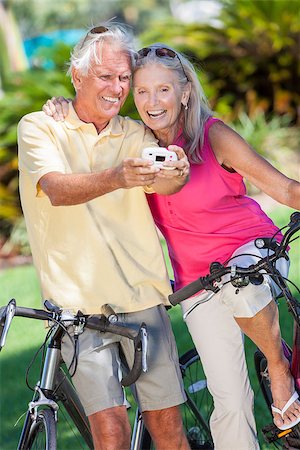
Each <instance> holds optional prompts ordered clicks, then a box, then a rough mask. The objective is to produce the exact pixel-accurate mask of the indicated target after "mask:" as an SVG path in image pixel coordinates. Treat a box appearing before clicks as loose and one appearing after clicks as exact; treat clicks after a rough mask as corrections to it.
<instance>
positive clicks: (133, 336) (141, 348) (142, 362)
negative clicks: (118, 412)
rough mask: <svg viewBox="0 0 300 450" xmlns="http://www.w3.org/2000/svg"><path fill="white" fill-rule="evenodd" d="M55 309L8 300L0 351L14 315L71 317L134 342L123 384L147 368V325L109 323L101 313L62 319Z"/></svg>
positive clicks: (0, 321) (2, 312)
mask: <svg viewBox="0 0 300 450" xmlns="http://www.w3.org/2000/svg"><path fill="white" fill-rule="evenodd" d="M57 311H58V310H57V308H56V309H55V311H54V312H53V311H52V312H48V311H45V310H42V309H35V308H27V307H20V306H17V305H16V301H15V299H12V300H10V301H9V303H8V305H7V306H3V307H1V308H0V351H1V350H2V348H3V347H4V345H5V341H6V336H7V333H8V330H9V327H10V325H11V322H12V319H13V317H14V316H19V317H26V318H30V319H37V320H47V321H50V322H53V321H54V322H56V323H63V322H64V321H67V322H69V321H70V319H71V318H72V317H73V323H74V324H76V322H78V321H83V323H84V326H85V327H87V328H90V329H93V330H98V331H101V332H109V333H113V334H117V335H120V336H124V337H127V338H128V339H130V340H132V341H133V342H134V362H133V366H132V368H131V370H130V371H129V373H128V374H127V375H126V376H125V377H124V378H123V379H122V380H121V383H122V384H123V386H129V385H130V384H132V383H134V382H135V381H136V380H137V379H138V377H139V376H140V374H141V372H142V371H144V372H146V371H147V370H148V369H147V362H146V351H147V327H146V324H145V323H142V324H141V326H140V328H139V330H138V331H136V330H134V329H132V328H129V327H125V326H122V325H116V324H114V323H110V321H109V320H108V319H107V318H106V317H105V316H103V315H101V316H100V317H96V316H83V315H82V316H81V315H75V316H70V317H68V318H67V319H62V314H61V311H60V310H59V312H57Z"/></svg>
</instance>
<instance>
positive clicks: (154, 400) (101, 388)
mask: <svg viewBox="0 0 300 450" xmlns="http://www.w3.org/2000/svg"><path fill="white" fill-rule="evenodd" d="M118 316H119V321H120V322H122V323H124V324H125V325H127V326H130V327H131V328H135V329H138V328H139V326H140V324H141V323H142V322H145V323H146V325H147V330H148V354H147V361H148V372H146V373H144V372H142V374H141V375H140V377H139V378H138V380H137V381H136V383H135V385H134V386H133V387H132V391H133V395H134V396H135V399H136V401H137V404H138V405H139V408H140V410H141V411H151V410H160V409H165V408H170V407H172V406H176V405H179V404H181V403H184V402H185V399H186V398H185V394H184V389H183V384H182V378H181V373H180V368H179V363H178V354H177V348H176V343H175V339H174V335H173V331H172V328H171V323H170V319H169V316H168V314H167V312H166V309H165V307H164V306H163V305H158V306H155V307H152V308H149V309H146V310H144V311H139V312H134V313H126V314H119V315H118ZM72 328H73V327H69V329H68V331H69V332H70V333H71V335H72ZM78 341H79V346H78V347H79V350H78V354H79V356H78V365H77V369H76V372H75V374H74V376H73V377H72V381H73V384H74V386H75V389H76V391H77V394H78V396H79V398H80V401H81V403H82V405H83V407H84V410H85V413H86V415H87V416H89V415H91V414H94V413H96V412H98V411H102V410H104V409H107V408H112V407H114V406H121V405H126V399H125V395H124V389H123V388H122V386H121V383H120V380H121V376H122V374H121V370H122V361H121V358H120V354H119V350H120V346H121V348H122V353H123V354H124V356H125V358H126V361H127V363H128V365H129V366H130V365H131V363H132V357H133V342H132V341H131V340H129V339H128V338H124V337H122V336H117V335H114V334H112V333H102V332H99V331H95V330H90V329H85V330H84V332H83V333H82V334H81V335H79V340H78ZM73 353H74V346H73V343H72V342H71V340H70V338H69V337H68V336H66V335H65V336H64V338H63V342H62V356H63V359H64V361H65V363H66V365H67V366H69V365H70V363H71V361H72V357H73ZM70 371H71V372H72V370H70Z"/></svg>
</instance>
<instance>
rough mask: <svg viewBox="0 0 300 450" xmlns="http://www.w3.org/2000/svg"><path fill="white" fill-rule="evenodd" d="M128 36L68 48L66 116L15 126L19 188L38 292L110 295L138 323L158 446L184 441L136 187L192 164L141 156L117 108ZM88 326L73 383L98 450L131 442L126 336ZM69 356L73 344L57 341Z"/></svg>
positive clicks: (152, 252)
mask: <svg viewBox="0 0 300 450" xmlns="http://www.w3.org/2000/svg"><path fill="white" fill-rule="evenodd" d="M133 64H134V51H133V48H132V42H131V37H130V36H129V34H128V33H127V31H126V30H125V29H124V28H123V27H122V26H120V25H118V24H114V23H110V24H109V25H107V26H106V25H105V26H99V27H96V28H94V29H92V30H90V31H89V32H88V33H87V34H86V36H85V37H84V38H83V39H82V40H81V41H80V42H79V43H78V44H77V45H76V46H75V48H74V49H73V52H72V55H71V61H70V68H69V73H70V75H71V77H72V82H73V85H74V88H75V91H76V96H75V99H74V101H73V105H72V106H71V107H70V112H69V115H68V116H67V118H66V120H65V121H64V122H55V121H54V120H53V119H52V118H50V117H48V116H46V115H45V114H44V113H43V112H34V113H31V114H28V115H26V116H24V117H23V118H22V119H21V121H20V123H19V127H18V144H19V169H20V193H21V201H22V207H23V212H24V216H25V220H26V225H27V230H28V234H29V240H30V245H31V249H32V254H33V258H34V264H35V266H36V269H37V272H38V275H39V278H40V282H41V287H42V292H43V295H44V296H45V297H47V298H51V299H52V301H53V302H54V303H56V304H57V305H59V306H60V307H62V308H65V309H67V310H71V311H74V312H77V311H78V310H80V311H82V312H83V313H84V314H99V312H100V308H101V305H103V304H105V303H110V304H111V305H112V306H113V308H114V309H115V310H116V311H117V312H118V313H119V314H120V316H121V319H122V320H124V321H125V322H126V323H127V324H128V325H130V326H136V325H137V324H140V323H141V321H144V322H146V324H147V326H148V331H149V355H148V362H149V372H148V373H145V374H144V373H143V374H142V375H141V376H140V378H139V380H138V381H137V382H136V396H137V401H138V404H139V407H140V409H141V411H142V412H143V416H144V420H145V423H146V426H147V428H148V430H149V432H150V434H151V436H152V438H153V441H154V443H155V445H156V448H157V449H172V450H174V449H176V450H179V449H187V448H189V445H188V443H187V440H186V437H185V435H184V431H183V426H182V421H181V416H180V412H179V407H178V405H179V404H180V403H182V402H184V400H185V398H184V391H183V387H182V381H181V375H180V371H179V366H178V356H177V351H176V345H175V341H174V336H173V334H172V331H171V327H170V323H169V319H168V316H167V314H166V311H165V307H164V305H165V304H167V295H168V294H169V292H170V287H169V280H168V275H167V271H166V267H165V263H164V258H163V254H162V250H161V247H160V243H159V238H158V236H157V233H156V229H155V226H154V223H153V220H152V217H151V214H150V211H149V209H148V205H147V201H146V198H145V194H144V190H145V189H147V190H149V189H153V191H156V192H159V193H165V194H170V193H173V192H177V191H178V190H180V189H181V187H182V186H183V185H184V183H185V182H186V176H182V174H184V175H187V174H188V162H187V159H186V157H185V156H184V152H183V150H182V149H179V148H177V147H173V148H172V150H175V151H176V152H177V154H178V157H179V160H178V161H177V162H175V163H174V165H175V169H174V170H172V171H168V173H167V171H164V170H160V169H158V168H156V167H155V166H154V165H153V164H152V163H151V162H149V161H145V160H143V159H141V158H140V155H141V151H142V149H143V148H145V147H149V146H155V145H157V144H156V141H155V139H154V137H153V136H152V135H151V134H150V133H149V132H148V131H147V130H146V129H145V128H144V127H143V126H142V125H140V124H138V123H136V122H134V121H133V120H131V119H129V118H125V117H121V116H119V115H118V114H119V111H120V108H121V106H122V105H123V103H124V101H125V99H126V98H127V96H128V93H129V90H130V79H131V71H132V67H133ZM118 340H120V338H117V337H115V336H112V335H110V334H105V333H104V334H103V333H99V332H96V331H93V330H85V331H84V333H83V334H82V335H80V336H79V356H78V366H77V370H76V373H75V375H74V376H73V382H74V385H75V387H76V390H77V392H78V394H79V397H80V399H81V401H82V404H83V406H84V408H85V411H86V414H87V416H88V418H89V421H90V425H91V430H92V435H93V440H94V446H95V449H110V450H113V449H115V450H120V449H129V447H130V424H129V421H128V416H127V412H126V406H125V399H124V393H123V390H122V387H121V385H120V381H119V372H120V370H119V368H120V357H119V352H118V346H119V345H121V346H122V350H123V352H124V353H125V356H126V354H127V355H128V358H130V356H129V353H128V352H129V351H130V349H131V348H130V345H129V344H128V342H125V341H124V340H122V341H121V342H118ZM62 355H63V358H64V360H65V362H66V364H70V362H71V359H72V355H73V346H72V344H71V343H70V341H69V339H65V340H64V341H63V347H62Z"/></svg>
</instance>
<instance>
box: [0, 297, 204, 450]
mask: <svg viewBox="0 0 300 450" xmlns="http://www.w3.org/2000/svg"><path fill="white" fill-rule="evenodd" d="M44 306H45V308H46V309H45V310H42V309H33V308H27V307H18V306H17V305H16V301H15V300H14V299H12V300H10V302H9V303H8V305H7V306H5V307H2V308H0V350H1V349H2V348H3V347H4V345H5V341H6V336H7V333H8V330H9V328H10V325H11V323H12V320H13V318H14V317H15V316H19V317H24V318H31V319H36V320H43V321H45V320H46V321H48V322H49V324H50V329H49V331H48V333H47V335H46V338H45V341H44V344H43V345H42V347H41V348H42V349H43V358H42V364H41V377H40V380H39V381H38V382H37V383H36V384H35V387H34V389H33V391H34V393H33V398H32V401H31V402H29V405H28V410H27V413H26V417H25V420H24V424H23V427H22V431H21V435H20V439H19V442H18V446H17V449H18V450H30V449H34V448H36V449H38V450H43V449H45V450H56V449H57V448H58V447H57V439H58V435H59V433H58V431H59V427H58V422H59V421H58V417H59V414H60V413H61V411H62V410H64V411H66V413H67V416H68V418H69V419H68V420H69V421H70V425H72V424H73V426H74V427H75V430H76V429H77V430H78V432H79V435H80V436H81V437H82V438H81V439H80V440H78V445H80V448H90V449H92V448H93V442H92V436H91V432H90V427H89V422H88V419H87V417H86V415H85V413H84V410H83V407H82V405H81V403H80V400H79V398H78V396H77V394H76V391H75V389H74V387H73V385H72V383H71V381H70V378H69V376H68V371H67V370H66V368H65V367H64V364H63V362H62V359H61V354H60V343H61V339H62V337H63V335H64V334H65V333H67V327H68V326H69V325H74V326H75V336H76V335H77V336H78V335H79V334H80V333H81V332H82V331H83V330H84V328H85V327H87V328H92V329H96V330H99V331H102V332H107V331H109V332H111V333H116V334H120V335H122V336H126V337H128V338H129V339H132V340H133V341H134V344H135V345H134V347H135V357H134V364H133V367H132V368H131V370H130V372H129V373H128V374H127V375H126V376H124V377H123V379H122V385H123V386H129V385H130V384H132V383H134V382H135V380H136V379H137V378H138V376H139V375H140V373H141V371H142V370H143V371H146V370H147V361H146V350H147V328H146V325H145V324H141V326H140V329H139V330H138V331H136V330H133V329H130V328H128V327H125V326H123V325H122V324H118V323H117V322H118V318H117V316H116V315H115V313H114V311H113V310H112V309H111V308H110V307H109V305H106V307H105V308H104V309H103V311H102V315H101V316H100V317H96V316H90V317H88V316H84V315H82V314H80V313H79V314H77V315H72V314H70V313H68V312H64V311H62V310H60V309H59V308H57V307H56V306H54V305H53V304H51V303H50V302H49V301H47V300H46V301H45V303H44ZM75 340H76V339H75ZM75 347H76V344H75ZM74 354H75V353H74ZM35 356H36V355H35ZM34 359H35V358H34ZM73 360H74V364H75V366H76V358H75V357H74V358H73ZM180 367H181V371H182V374H183V379H184V383H185V391H186V395H187V399H188V400H187V403H186V404H184V405H183V406H182V411H183V417H184V425H185V429H186V433H187V436H188V439H189V441H190V444H191V448H198V449H207V450H209V449H213V444H212V438H211V434H210V429H209V425H208V417H209V415H210V413H211V410H212V399H211V396H210V394H209V393H208V390H207V387H206V382H205V380H203V379H202V378H203V373H201V378H200V376H199V373H200V371H201V364H200V361H199V356H198V354H197V352H196V350H195V349H192V350H190V351H189V352H187V353H185V354H184V355H183V356H182V357H181V358H180ZM27 377H28V373H27ZM26 381H27V385H28V387H29V384H28V379H27V380H26ZM203 402H204V406H203ZM151 448H153V444H152V441H151V437H150V435H149V433H148V431H147V430H146V428H145V426H144V423H143V419H142V415H141V413H140V412H139V410H138V409H136V413H135V419H134V426H133V433H132V440H131V450H141V449H143V450H148V449H151Z"/></svg>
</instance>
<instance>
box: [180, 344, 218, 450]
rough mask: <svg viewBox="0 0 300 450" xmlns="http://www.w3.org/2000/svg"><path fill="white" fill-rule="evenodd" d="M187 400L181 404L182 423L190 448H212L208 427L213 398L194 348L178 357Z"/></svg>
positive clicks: (205, 449) (206, 449)
mask: <svg viewBox="0 0 300 450" xmlns="http://www.w3.org/2000/svg"><path fill="white" fill-rule="evenodd" d="M179 362H180V368H181V373H182V377H183V383H184V388H185V392H186V396H187V401H186V402H185V403H184V404H183V405H181V409H182V418H183V424H184V427H185V432H186V436H187V438H188V441H189V444H190V447H191V449H203V450H210V449H213V448H214V444H213V440H212V436H211V433H210V428H209V419H210V416H211V413H212V410H213V399H212V396H211V394H210V393H209V391H208V389H207V383H206V379H205V377H204V374H203V368H202V364H201V361H200V358H199V355H198V353H197V350H196V349H195V348H193V349H191V350H189V351H188V352H186V353H185V354H184V355H182V356H181V357H180V358H179Z"/></svg>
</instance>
